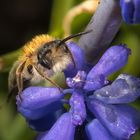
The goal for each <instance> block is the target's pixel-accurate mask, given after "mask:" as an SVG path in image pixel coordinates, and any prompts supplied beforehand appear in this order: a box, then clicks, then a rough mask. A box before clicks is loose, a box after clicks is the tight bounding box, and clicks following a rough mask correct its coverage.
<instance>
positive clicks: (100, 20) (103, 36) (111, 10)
mask: <svg viewBox="0 0 140 140" xmlns="http://www.w3.org/2000/svg"><path fill="white" fill-rule="evenodd" d="M121 23H122V17H121V9H120V4H119V0H101V1H100V5H99V7H98V8H97V10H96V12H95V14H94V16H93V17H92V18H91V20H90V22H89V24H88V25H87V27H86V30H90V29H92V30H93V31H92V32H91V33H89V34H87V35H84V36H82V37H81V38H80V40H79V45H80V46H81V47H82V48H83V49H84V51H85V55H86V58H87V60H88V61H89V62H93V60H94V63H95V62H96V61H97V59H98V57H99V55H100V54H101V53H103V51H104V50H105V49H106V48H107V47H109V45H110V43H111V42H112V40H113V38H114V36H115V35H116V33H117V32H118V30H119V28H120V25H121Z"/></svg>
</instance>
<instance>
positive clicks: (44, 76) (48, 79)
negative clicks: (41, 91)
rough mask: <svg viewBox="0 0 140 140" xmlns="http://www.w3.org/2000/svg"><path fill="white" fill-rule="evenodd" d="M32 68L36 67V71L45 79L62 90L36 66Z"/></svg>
mask: <svg viewBox="0 0 140 140" xmlns="http://www.w3.org/2000/svg"><path fill="white" fill-rule="evenodd" d="M34 68H35V69H36V71H37V72H38V73H39V74H40V75H41V76H42V77H43V78H44V79H45V80H47V81H49V82H50V83H51V84H53V85H54V86H56V87H57V88H59V90H60V91H62V88H61V87H60V86H59V85H58V84H57V83H56V82H54V81H53V80H52V79H50V78H49V77H48V76H46V75H43V74H42V73H41V72H40V71H39V70H38V69H37V68H36V66H34Z"/></svg>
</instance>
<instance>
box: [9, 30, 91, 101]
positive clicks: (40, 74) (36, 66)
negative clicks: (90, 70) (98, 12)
mask: <svg viewBox="0 0 140 140" xmlns="http://www.w3.org/2000/svg"><path fill="white" fill-rule="evenodd" d="M89 32H90V31H86V32H81V33H78V34H74V35H70V36H68V37H66V38H64V39H63V40H55V39H53V38H52V37H51V36H49V35H45V34H44V35H38V36H36V37H35V38H33V39H32V40H31V41H30V42H28V43H27V44H25V46H24V47H23V54H22V56H20V57H19V59H18V60H17V61H16V62H15V63H14V65H13V67H12V69H11V71H10V73H9V80H8V81H9V95H8V98H7V101H9V99H10V98H11V97H12V95H13V94H19V95H20V93H21V92H22V91H23V90H24V89H25V88H27V87H29V86H31V85H34V84H37V83H39V82H41V81H43V80H44V79H45V80H47V81H49V82H51V83H52V84H53V85H54V86H56V87H58V88H60V87H59V86H58V85H57V84H56V83H55V82H54V81H53V80H51V79H50V78H51V76H53V75H54V74H55V73H58V72H63V70H65V69H66V67H67V66H68V65H69V64H70V63H73V65H74V66H75V61H74V58H73V55H72V53H71V51H70V49H69V48H68V46H67V44H66V43H65V42H66V41H68V40H70V39H71V38H74V37H77V36H81V35H83V34H87V33H89Z"/></svg>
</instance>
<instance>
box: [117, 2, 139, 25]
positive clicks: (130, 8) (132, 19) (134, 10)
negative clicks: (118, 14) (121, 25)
mask: <svg viewBox="0 0 140 140" xmlns="http://www.w3.org/2000/svg"><path fill="white" fill-rule="evenodd" d="M120 5H121V8H122V16H123V19H124V20H125V22H126V23H128V24H137V23H140V14H139V13H140V1H139V0H120Z"/></svg>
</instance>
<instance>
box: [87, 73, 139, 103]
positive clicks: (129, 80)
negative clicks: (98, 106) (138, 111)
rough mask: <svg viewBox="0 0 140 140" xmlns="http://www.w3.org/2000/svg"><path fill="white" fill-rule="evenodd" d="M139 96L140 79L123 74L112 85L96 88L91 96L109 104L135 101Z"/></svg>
mask: <svg viewBox="0 0 140 140" xmlns="http://www.w3.org/2000/svg"><path fill="white" fill-rule="evenodd" d="M139 96H140V79H139V78H136V77H134V76H130V75H127V74H121V75H120V76H118V78H117V79H116V80H115V81H114V82H113V83H112V85H109V86H106V87H103V88H101V89H99V90H96V91H95V92H94V95H92V96H90V98H96V99H99V100H101V101H103V102H105V103H109V104H118V103H129V102H133V101H135V100H136V99H137V98H138V97H139Z"/></svg>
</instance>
